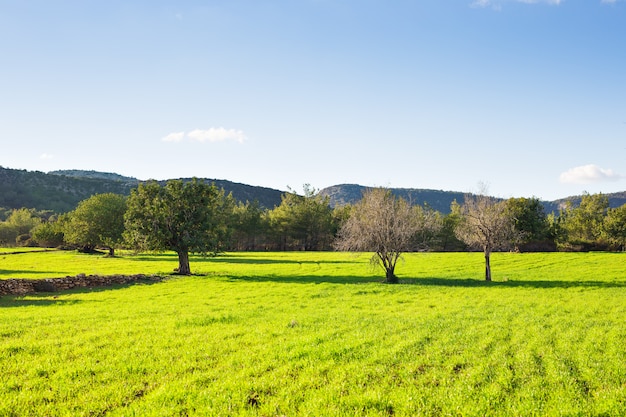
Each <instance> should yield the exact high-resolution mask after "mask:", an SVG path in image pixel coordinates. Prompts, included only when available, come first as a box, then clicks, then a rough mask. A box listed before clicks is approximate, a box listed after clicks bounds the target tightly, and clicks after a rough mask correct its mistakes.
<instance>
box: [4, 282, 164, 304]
mask: <svg viewBox="0 0 626 417" xmlns="http://www.w3.org/2000/svg"><path fill="white" fill-rule="evenodd" d="M160 282H162V281H154V280H139V281H135V282H129V283H128V284H114V285H107V286H101V287H76V288H72V289H69V290H60V291H54V292H37V293H30V294H25V295H0V308H5V307H27V306H51V305H57V306H58V305H72V304H79V303H82V302H85V300H80V299H79V300H68V299H65V298H62V297H63V296H66V295H73V294H93V293H101V292H106V291H115V290H120V289H124V288H129V287H134V286H137V285H154V284H158V283H160ZM89 302H90V303H94V302H105V301H99V300H89Z"/></svg>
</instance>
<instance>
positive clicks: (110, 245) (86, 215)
mask: <svg viewBox="0 0 626 417" xmlns="http://www.w3.org/2000/svg"><path fill="white" fill-rule="evenodd" d="M125 212H126V197H124V196H122V195H119V194H113V193H106V194H96V195H94V196H91V197H89V198H88V199H86V200H83V201H81V202H80V203H79V204H78V207H76V209H75V210H74V211H72V212H70V214H69V216H68V221H67V222H66V223H65V225H64V230H63V231H64V236H65V241H66V242H68V243H72V244H75V245H79V246H81V247H82V248H83V250H85V251H91V250H93V249H95V248H96V247H98V246H101V247H104V248H106V249H108V250H109V255H110V256H113V255H114V254H115V248H116V246H118V245H120V244H121V243H122V240H123V236H122V235H123V233H124V213H125Z"/></svg>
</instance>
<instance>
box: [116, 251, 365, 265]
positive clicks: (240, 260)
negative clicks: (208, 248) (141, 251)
mask: <svg viewBox="0 0 626 417" xmlns="http://www.w3.org/2000/svg"><path fill="white" fill-rule="evenodd" d="M155 258H158V259H161V260H164V261H170V262H175V263H177V262H178V255H176V254H175V253H163V254H150V255H133V256H129V257H128V259H132V260H134V261H140V262H154V260H155ZM203 262H207V263H230V264H243V265H269V264H286V265H296V264H353V263H355V262H359V261H356V260H355V261H350V260H324V259H322V260H314V259H310V260H309V259H307V260H296V259H269V258H261V257H258V258H257V257H253V258H250V257H247V256H245V255H244V256H239V255H230V254H228V255H223V254H222V255H218V256H210V255H207V256H202V255H190V259H189V263H190V264H191V265H192V266H193V264H194V263H203Z"/></svg>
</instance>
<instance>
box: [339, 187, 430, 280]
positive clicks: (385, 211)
mask: <svg viewBox="0 0 626 417" xmlns="http://www.w3.org/2000/svg"><path fill="white" fill-rule="evenodd" d="M429 218H432V219H434V217H433V216H431V217H429ZM425 219H426V217H424V216H423V217H422V218H420V217H419V216H417V215H416V213H415V211H414V210H413V209H412V207H411V205H410V204H409V203H407V202H406V200H404V199H402V198H398V197H395V196H394V195H393V194H392V193H391V191H390V190H388V189H385V188H374V189H371V190H368V191H366V192H365V193H364V194H363V198H362V199H361V201H359V202H358V203H357V204H356V205H355V206H354V207H353V210H352V211H351V214H350V217H349V218H348V220H347V221H346V222H345V224H344V225H343V227H342V228H341V229H340V230H339V233H338V237H337V240H336V241H335V248H336V249H337V250H342V251H355V252H374V255H373V256H372V259H371V262H372V264H373V265H380V266H381V267H382V268H383V269H384V270H385V282H387V283H397V282H398V277H396V275H395V268H396V263H397V261H398V259H399V258H400V255H401V254H402V253H403V252H406V251H408V250H409V249H410V247H411V244H412V239H413V238H414V236H415V235H416V234H417V233H418V232H419V231H421V230H422V229H425V228H427V227H433V228H434V227H435V225H434V222H428V221H426V220H425Z"/></svg>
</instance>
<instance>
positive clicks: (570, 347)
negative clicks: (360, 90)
mask: <svg viewBox="0 0 626 417" xmlns="http://www.w3.org/2000/svg"><path fill="white" fill-rule="evenodd" d="M368 259H369V256H367V255H365V254H361V255H358V256H354V255H351V254H346V253H317V252H313V253H311V252H309V253H304V252H299V253H229V254H226V255H224V256H220V257H218V258H201V257H193V258H192V260H191V268H192V271H193V272H195V273H196V274H198V275H197V276H192V277H171V278H170V279H167V280H165V281H163V282H159V283H153V284H138V285H130V286H122V287H114V288H98V289H93V290H80V291H70V292H66V293H48V294H37V295H29V296H25V297H7V296H4V297H1V298H0V369H2V379H1V380H0V416H104V415H107V416H185V415H189V416H192V415H194V416H195V415H198V416H488V415H489V416H490V415H503V416H514V415H518V416H533V415H536V416H544V415H560V416H593V415H596V416H601V415H602V416H619V415H626V254H610V253H547V254H509V253H507V254H499V253H498V254H494V255H493V257H492V267H493V274H494V280H495V282H492V283H486V282H484V281H483V280H482V274H483V267H484V265H483V259H482V256H481V254H476V253H473V254H468V253H453V254H439V253H419V254H408V255H406V256H405V260H404V262H401V263H400V264H399V265H398V269H397V273H398V276H399V277H400V280H401V283H400V284H399V285H386V284H381V283H380V281H381V280H382V278H383V275H382V272H381V271H378V270H375V271H373V270H371V268H370V266H369V263H368ZM176 266H177V259H176V257H175V255H172V254H144V255H136V256H131V255H129V254H128V255H126V256H124V257H120V258H104V257H101V256H94V255H81V254H76V253H72V252H42V253H28V254H5V253H0V279H3V278H16V277H27V278H38V277H39V278H41V277H55V276H65V275H76V274H78V273H85V274H114V273H127V274H134V273H146V274H151V273H161V274H165V273H169V271H172V270H173V268H175V267H176Z"/></svg>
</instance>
